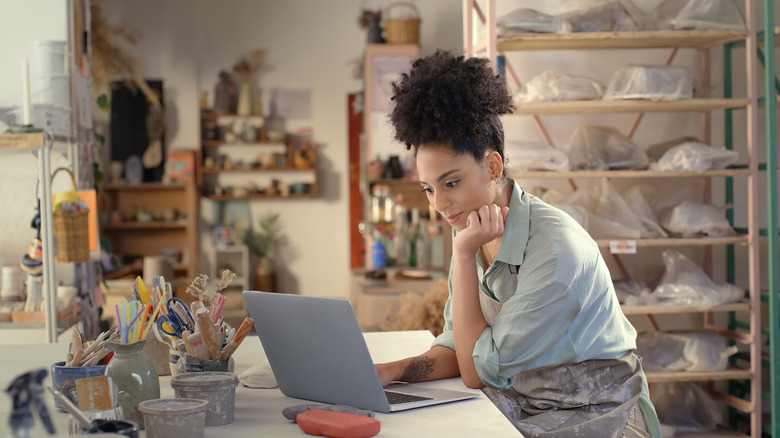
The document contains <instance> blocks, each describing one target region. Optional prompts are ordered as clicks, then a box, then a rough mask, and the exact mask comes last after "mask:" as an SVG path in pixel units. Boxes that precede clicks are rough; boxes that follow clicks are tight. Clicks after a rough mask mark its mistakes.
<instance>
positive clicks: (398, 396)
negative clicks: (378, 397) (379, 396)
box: [385, 391, 432, 405]
mask: <svg viewBox="0 0 780 438" xmlns="http://www.w3.org/2000/svg"><path fill="white" fill-rule="evenodd" d="M385 396H386V397H387V401H388V403H390V404H391V405H397V404H400V403H412V402H417V401H423V400H432V398H431V397H423V396H420V395H412V394H403V393H400V392H393V391H385Z"/></svg>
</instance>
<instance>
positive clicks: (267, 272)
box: [255, 256, 276, 292]
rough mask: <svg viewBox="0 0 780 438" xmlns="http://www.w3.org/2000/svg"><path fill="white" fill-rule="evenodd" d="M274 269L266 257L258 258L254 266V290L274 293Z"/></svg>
mask: <svg viewBox="0 0 780 438" xmlns="http://www.w3.org/2000/svg"><path fill="white" fill-rule="evenodd" d="M275 282H276V281H275V276H274V268H273V265H272V264H271V260H270V259H269V258H268V257H265V256H264V257H260V260H258V262H257V264H256V265H255V290H261V291H265V292H276V284H274V283H275Z"/></svg>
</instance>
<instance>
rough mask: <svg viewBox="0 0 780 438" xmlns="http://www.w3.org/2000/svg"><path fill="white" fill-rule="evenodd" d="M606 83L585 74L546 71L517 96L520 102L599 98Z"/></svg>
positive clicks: (527, 84)
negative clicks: (603, 83)
mask: <svg viewBox="0 0 780 438" xmlns="http://www.w3.org/2000/svg"><path fill="white" fill-rule="evenodd" d="M604 88H605V87H604V85H602V84H600V83H599V82H598V81H596V80H595V79H591V78H587V77H585V76H575V75H566V74H562V73H555V72H551V71H546V72H544V73H541V74H538V75H536V76H534V77H533V78H532V79H531V80H530V81H528V83H526V84H525V88H523V90H522V91H521V92H520V93H518V94H517V95H516V96H515V101H516V102H518V103H527V102H545V101H564V100H599V99H601V96H602V95H603V94H604Z"/></svg>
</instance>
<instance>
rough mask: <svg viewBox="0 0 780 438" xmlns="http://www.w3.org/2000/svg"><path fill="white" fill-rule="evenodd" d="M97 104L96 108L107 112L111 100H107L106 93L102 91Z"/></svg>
mask: <svg viewBox="0 0 780 438" xmlns="http://www.w3.org/2000/svg"><path fill="white" fill-rule="evenodd" d="M97 104H98V108H100V109H101V110H103V111H105V112H108V110H109V109H111V102H110V101H109V100H108V95H107V94H106V93H103V94H101V95H100V96H98V98H97Z"/></svg>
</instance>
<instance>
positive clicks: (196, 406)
mask: <svg viewBox="0 0 780 438" xmlns="http://www.w3.org/2000/svg"><path fill="white" fill-rule="evenodd" d="M208 405H209V402H208V400H201V399H198V398H166V399H155V400H145V401H142V402H141V403H140V404H139V405H138V410H139V411H141V412H142V413H144V414H150V415H187V414H197V413H199V412H205V411H206V407H208Z"/></svg>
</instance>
